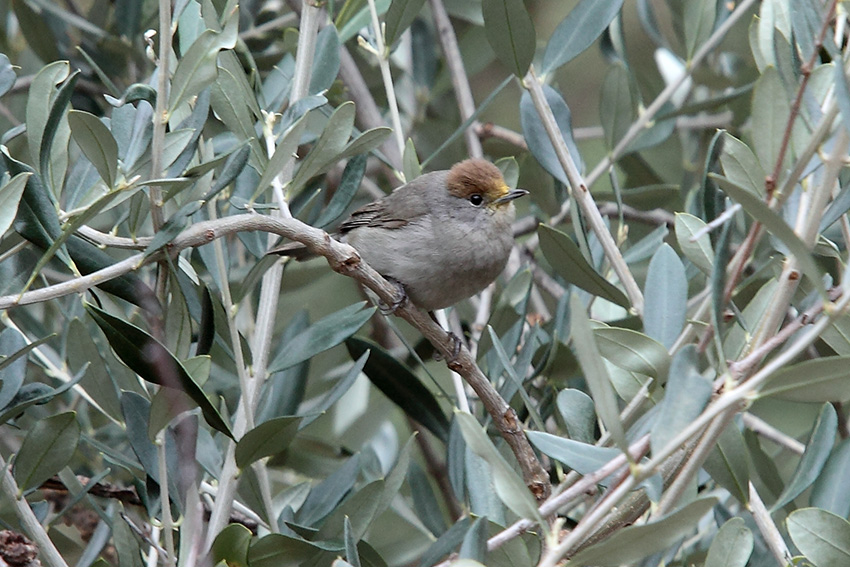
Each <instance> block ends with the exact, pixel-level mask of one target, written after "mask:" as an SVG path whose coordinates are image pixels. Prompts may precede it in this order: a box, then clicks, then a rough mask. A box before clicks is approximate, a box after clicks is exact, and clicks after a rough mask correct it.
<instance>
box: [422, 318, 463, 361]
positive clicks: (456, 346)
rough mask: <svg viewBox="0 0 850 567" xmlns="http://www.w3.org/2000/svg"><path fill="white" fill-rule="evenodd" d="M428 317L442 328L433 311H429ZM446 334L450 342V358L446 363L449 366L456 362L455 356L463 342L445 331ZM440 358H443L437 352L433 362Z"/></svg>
mask: <svg viewBox="0 0 850 567" xmlns="http://www.w3.org/2000/svg"><path fill="white" fill-rule="evenodd" d="M428 316H429V317H431V320H432V321H434V322H435V323H436V324H437V325H440V328H441V329H442V328H443V326H442V325H441V324H440V321H438V320H437V316H436V315H435V314H434V312H433V311H429V312H428ZM446 334H447V335H448V337H449V340H450V341H451V342H452V356H451V358H449V360H448V361H447V364H448V365H449V366H451V365H452V364H453V363H454V362H455V361H456V360H457V356H458V355H459V354H460V347H461V345H463V341H462V340H461V338H460V337H459V336H457V335H456V334H454V333H453V332H451V331H449V330H446ZM442 358H443V356H442V355H441V354H440V353H439V352H435V353H434V360H441V359H442Z"/></svg>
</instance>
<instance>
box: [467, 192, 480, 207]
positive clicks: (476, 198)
mask: <svg viewBox="0 0 850 567" xmlns="http://www.w3.org/2000/svg"><path fill="white" fill-rule="evenodd" d="M469 202H470V203H472V206H473V207H480V206H481V203H483V202H484V197H482V196H481V195H479V194H478V193H475V194H474V195H472V196H471V197H469Z"/></svg>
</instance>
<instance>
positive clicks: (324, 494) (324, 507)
mask: <svg viewBox="0 0 850 567" xmlns="http://www.w3.org/2000/svg"><path fill="white" fill-rule="evenodd" d="M359 474H360V454H359V453H356V454H354V455H353V456H351V457H350V458H349V459H348V460H347V461H345V463H343V465H342V466H341V467H339V468H338V469H336V470H335V471H333V472H332V473H330V474H329V475H328V476H327V477H325V479H324V480H323V481H322V482H320V483H318V484H317V485H315V486H314V487H313V488H311V489H310V493H309V494H308V495H307V498H306V499H305V500H304V504H302V505H301V508H299V509H298V513H297V515H296V517H295V518H296V520H297V521H298V523H299V524H301V525H304V526H313V525H316V524H317V523H318V522H319V521H321V520H322V519H324V518H325V517H326V516H327V515H328V514H330V513H331V512H333V511H334V510H335V509H336V507H337V506H338V505H339V503H340V502H341V501H342V499H343V498H345V495H346V494H348V492H349V491H350V490H351V488H352V487H353V486H354V483H355V482H356V481H357V476H358V475H359Z"/></svg>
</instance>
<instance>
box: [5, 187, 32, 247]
mask: <svg viewBox="0 0 850 567" xmlns="http://www.w3.org/2000/svg"><path fill="white" fill-rule="evenodd" d="M30 175H32V173H29V172H23V173H19V174H17V175H16V176H14V177H13V178H12V179H10V180H9V182H8V183H6V184H5V185H3V187H0V237H2V236H3V235H4V234H6V231H7V230H9V227H10V226H12V223H13V222H14V220H15V217H16V216H17V214H18V203H20V202H21V195H23V194H24V189H25V188H26V186H27V179H29V176H30Z"/></svg>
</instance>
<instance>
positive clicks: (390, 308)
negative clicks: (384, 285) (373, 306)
mask: <svg viewBox="0 0 850 567" xmlns="http://www.w3.org/2000/svg"><path fill="white" fill-rule="evenodd" d="M386 280H387V281H388V282H390V283H391V284H393V285H394V286H395V289H396V299H395V300H394V301H393V302H392V304H390V305H387V304H386V303H384V302H383V301H380V300H379V301H378V309H380V310H381V315H392V314H393V313H395V312H396V311H398V309H399V307H401V306H402V305H404V304H405V302H406V301H407V292H406V291H405V289H404V286H403V285H402V283H401V282H400V281H398V280H394V279H393V278H386Z"/></svg>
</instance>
